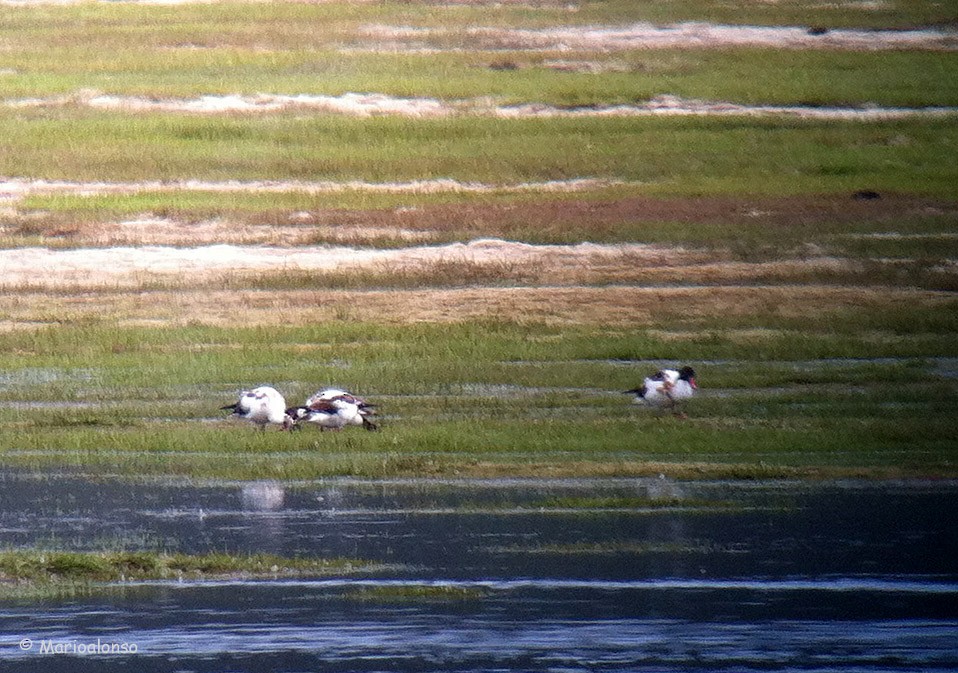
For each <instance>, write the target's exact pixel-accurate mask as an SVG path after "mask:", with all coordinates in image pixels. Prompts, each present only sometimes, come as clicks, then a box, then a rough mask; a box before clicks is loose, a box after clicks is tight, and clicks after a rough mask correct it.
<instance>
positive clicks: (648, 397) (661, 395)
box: [625, 366, 698, 418]
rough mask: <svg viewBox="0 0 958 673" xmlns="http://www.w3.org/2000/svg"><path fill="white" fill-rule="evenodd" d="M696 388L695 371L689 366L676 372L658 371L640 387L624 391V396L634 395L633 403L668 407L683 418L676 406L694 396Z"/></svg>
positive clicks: (668, 370)
mask: <svg viewBox="0 0 958 673" xmlns="http://www.w3.org/2000/svg"><path fill="white" fill-rule="evenodd" d="M697 388H698V386H697V385H696V383H695V370H694V369H692V368H691V367H689V366H685V367H682V368H681V369H679V370H678V371H676V370H674V369H660V370H659V371H657V372H656V373H655V374H653V375H652V376H649V377H648V378H646V379H645V380H644V381H643V382H642V385H641V387H639V388H633V389H632V390H626V391H625V392H626V394H630V395H635V400H634V401H635V402H636V403H641V402H645V403H648V404H653V405H656V406H662V407H668V408H669V409H670V410H671V411H672V412H673V413H674V414H675V415H677V416H681V417H683V418H684V417H685V413H684V412H679V411H678V404H679V402H680V401H682V400H687V399H689V398H690V397H692V395H693V394H695V391H696V389H697Z"/></svg>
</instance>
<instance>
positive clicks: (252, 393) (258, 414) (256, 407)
mask: <svg viewBox="0 0 958 673" xmlns="http://www.w3.org/2000/svg"><path fill="white" fill-rule="evenodd" d="M221 409H222V410H223V411H227V410H229V411H232V412H233V414H234V415H236V416H239V417H240V418H245V419H246V420H248V421H250V422H251V423H255V424H256V425H258V426H259V427H260V428H262V429H263V430H265V429H266V426H267V425H269V424H274V425H279V426H280V429H281V430H288V429H290V428H292V427H293V425H294V422H293V419H292V418H291V417H290V416H289V414H287V413H286V400H285V399H284V398H283V396H282V395H281V394H280V392H279V391H278V390H276V389H275V388H271V387H270V386H260V387H259V388H253V389H252V390H244V391H243V392H241V393H240V396H239V399H238V400H236V402H235V403H234V404H228V405H226V406H225V407H221Z"/></svg>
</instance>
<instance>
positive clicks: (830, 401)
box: [0, 1, 958, 479]
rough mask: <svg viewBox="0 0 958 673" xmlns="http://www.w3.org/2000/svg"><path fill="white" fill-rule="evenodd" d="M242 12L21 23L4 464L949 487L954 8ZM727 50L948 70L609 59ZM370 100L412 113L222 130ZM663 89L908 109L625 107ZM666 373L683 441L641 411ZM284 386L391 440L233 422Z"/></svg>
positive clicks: (726, 53) (11, 66) (0, 420)
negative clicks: (644, 394) (363, 417)
mask: <svg viewBox="0 0 958 673" xmlns="http://www.w3.org/2000/svg"><path fill="white" fill-rule="evenodd" d="M237 6H238V5H237V3H234V2H214V3H196V4H192V3H184V4H181V5H178V6H176V7H166V6H161V5H143V4H137V3H129V4H128V3H79V4H75V5H62V6H61V5H58V6H53V5H45V4H28V5H23V6H17V7H16V8H13V9H10V10H9V12H8V13H9V17H8V18H9V21H8V22H7V23H5V25H4V28H3V29H2V30H3V40H4V44H5V45H6V48H5V51H4V53H3V55H2V58H0V175H2V176H4V178H3V179H2V180H0V201H2V206H3V211H2V214H0V246H2V247H3V249H2V250H0V270H2V271H3V273H2V286H3V290H4V292H3V294H2V295H0V327H2V333H0V371H3V377H2V381H0V383H2V385H0V430H2V433H0V437H2V439H0V464H2V465H4V466H8V467H17V468H23V469H30V470H57V469H68V470H78V471H81V472H93V473H110V474H122V475H137V474H151V475H158V474H165V475H170V474H174V475H185V476H198V477H231V478H243V479H245V478H259V477H272V478H282V479H308V478H315V477H321V476H328V475H354V476H373V477H386V476H396V475H416V476H430V475H441V476H449V475H473V476H489V475H532V476H542V475H580V474H587V475H597V476H606V475H610V476H611V475H640V474H642V475H644V474H659V473H667V474H673V475H678V476H684V477H696V476H729V477H756V476H759V477H761V476H805V477H817V476H845V475H862V476H873V477H880V476H908V475H916V476H931V475H949V476H950V475H954V473H955V467H954V466H955V462H954V460H955V451H956V446H958V442H956V439H958V438H956V434H955V429H954V424H953V422H952V417H953V409H954V405H955V398H956V389H955V385H954V380H955V378H954V375H955V358H958V352H956V345H955V340H954V333H955V331H956V327H958V325H956V318H955V316H956V315H958V311H956V310H955V309H956V308H958V307H956V300H955V297H954V290H955V288H956V273H958V270H956V265H955V259H956V245H958V244H956V238H955V236H954V231H955V225H956V218H958V205H956V200H955V197H956V191H955V185H958V175H956V174H955V171H956V165H955V162H954V161H953V156H954V153H955V145H956V142H958V138H956V128H958V127H956V125H955V123H954V121H955V110H954V108H955V107H956V106H958V77H956V75H955V74H954V73H956V72H958V68H954V67H952V61H953V60H954V59H955V58H956V56H955V53H956V51H955V49H954V44H953V43H954V35H953V33H952V32H950V31H951V29H950V28H949V26H950V25H953V24H954V20H955V16H954V13H953V10H952V9H951V8H949V7H947V6H944V5H942V4H941V3H931V2H920V3H909V4H908V6H907V7H898V6H895V7H892V6H890V5H889V6H885V5H881V6H878V5H875V6H872V3H857V4H854V5H842V6H836V5H834V4H833V3H824V4H823V3H806V2H787V3H783V2H780V3H773V4H768V3H766V4H761V5H755V4H754V3H732V4H729V3H718V4H716V3H712V2H703V1H695V2H692V1H689V2H682V3H678V4H676V3H670V4H669V5H668V7H667V8H665V6H660V5H656V4H655V3H644V4H643V3H638V4H637V3H631V2H611V3H609V2H603V3H593V2H585V3H580V5H578V6H577V7H576V8H575V11H572V10H570V8H569V7H567V6H566V4H565V3H561V4H560V3H549V2H546V3H536V4H535V5H534V6H532V5H530V6H527V5H521V4H512V3H503V4H498V3H496V4H494V5H493V4H490V3H482V2H479V3H473V2H467V3H453V4H450V5H443V6H442V7H437V6H433V5H431V4H417V3H376V4H356V3H337V2H331V3H318V4H303V3H284V2H279V3H265V4H257V3H252V4H248V3H242V11H236V10H237ZM706 20H707V21H710V22H712V24H709V25H715V24H721V23H727V24H738V25H742V24H754V25H755V26H773V27H774V26H793V27H794V26H800V27H802V31H804V32H805V33H807V35H806V37H807V38H808V39H809V40H814V39H816V38H817V37H820V36H827V34H828V33H829V32H832V31H840V30H844V29H849V30H851V31H853V32H854V31H864V32H865V33H869V32H871V33H874V31H875V29H884V31H885V32H884V33H882V34H878V33H874V34H871V33H870V36H871V37H877V38H881V37H885V38H888V39H892V38H893V37H894V36H895V35H898V34H899V33H898V32H896V31H903V30H915V31H917V34H919V35H920V36H922V39H923V40H924V38H925V37H928V39H929V40H930V41H928V40H926V41H921V42H916V43H915V46H913V47H911V48H902V47H900V46H898V47H896V48H894V49H886V48H884V47H883V46H882V45H880V44H879V45H877V46H875V48H874V50H871V51H861V50H859V49H857V48H852V47H849V46H848V44H846V43H842V42H841V41H840V40H838V38H837V37H836V38H835V40H833V41H832V42H827V41H825V42H822V40H819V42H818V43H815V44H810V45H808V47H809V48H807V49H805V48H797V47H796V46H795V45H794V44H792V45H790V46H774V44H773V45H771V46H768V45H767V46H764V47H757V46H755V45H746V46H730V44H729V43H728V42H722V41H718V42H709V41H707V40H704V39H703V40H699V41H697V42H696V43H695V44H694V45H693V44H691V43H683V42H681V41H678V42H676V43H675V44H673V45H671V46H668V47H656V48H655V49H645V48H642V47H641V46H639V47H636V46H635V45H633V46H622V45H623V44H625V43H621V42H616V43H614V45H613V43H612V42H609V40H610V39H612V37H614V35H615V34H616V33H615V31H614V30H612V28H614V27H616V26H618V27H619V28H620V29H622V30H625V31H626V32H628V31H634V30H636V26H638V25H640V24H642V25H644V23H648V24H650V25H651V26H652V27H651V28H650V30H653V31H655V30H666V31H667V30H668V27H669V26H670V25H674V24H678V23H682V22H696V21H697V22H701V23H702V25H703V26H704V25H705V24H704V22H705V21H706ZM51 22H55V23H56V25H57V30H56V31H51V30H49V27H50V25H51ZM562 30H566V31H567V33H568V30H572V31H573V32H572V33H568V34H567V33H562ZM802 31H800V32H802ZM677 32H680V31H677ZM773 32H774V31H773ZM851 34H852V33H849V35H851ZM556 35H560V36H561V35H566V37H567V38H568V37H569V35H574V36H575V40H571V38H569V39H568V40H567V43H564V44H563V45H560V46H556V43H555V36H556ZM610 36H612V37H610ZM620 37H621V36H620ZM833 37H835V36H833ZM616 39H618V38H616ZM570 40H571V41H570ZM589 40H593V42H589ZM603 40H604V41H603ZM828 45H831V46H828ZM613 47H614V48H613ZM105 54H108V55H109V58H106V57H105V56H104V55H105ZM353 94H361V95H364V96H371V97H373V98H375V97H377V96H379V97H386V99H388V101H390V102H391V104H392V103H395V104H396V105H395V106H394V107H393V108H389V109H384V110H379V111H377V112H375V113H372V114H370V113H369V111H368V110H366V111H365V112H364V111H362V110H359V111H357V110H352V111H351V110H348V109H344V108H342V107H340V108H336V109H332V108H328V107H326V108H324V107H322V106H316V105H314V104H313V103H310V104H309V105H306V104H294V105H291V106H281V107H278V108H275V109H274V108H269V107H268V106H267V107H261V108H255V109H249V110H247V111H245V112H244V111H242V110H241V109H232V108H230V109H225V110H219V111H218V110H217V109H216V107H215V106H216V105H217V104H219V103H222V101H223V100H224V99H228V98H230V97H234V98H236V99H237V100H239V101H241V102H243V101H250V100H254V101H255V100H257V98H256V97H257V96H267V97H268V96H272V97H274V98H273V100H275V98H276V97H284V96H285V97H286V98H287V99H290V100H301V99H297V98H296V97H297V96H312V97H314V98H315V97H318V96H328V97H337V100H338V101H340V103H341V102H342V101H343V100H352V99H351V98H349V96H351V95H353ZM663 96H665V97H669V96H672V97H677V98H678V99H694V100H701V101H711V102H713V103H718V104H722V103H728V104H735V105H739V106H762V105H765V106H768V105H778V106H791V107H793V108H804V109H816V108H823V107H838V108H841V109H847V110H850V111H858V112H861V111H875V110H878V111H879V112H880V111H882V110H888V111H892V110H893V109H896V108H900V107H905V108H908V109H909V110H912V111H915V112H916V113H917V114H914V115H911V116H906V117H898V116H894V115H891V114H890V115H889V116H884V117H883V116H881V115H880V114H879V115H873V116H869V117H856V116H851V117H850V118H848V119H842V120H826V119H815V118H803V117H801V116H797V115H795V114H793V113H787V114H785V115H784V116H783V115H782V114H769V113H768V112H763V113H761V114H756V115H752V116H736V117H728V116H687V115H679V116H676V115H671V114H664V115H661V116H642V117H638V116H616V115H614V114H606V112H608V111H609V110H611V109H613V108H615V106H623V105H625V106H628V105H635V104H643V103H645V102H647V101H650V100H658V99H661V97H663ZM377 100H379V99H377ZM104 101H106V102H107V103H109V104H105V103H104ZM171 101H172V102H174V103H175V102H177V101H179V102H180V103H182V102H183V101H187V102H190V101H192V102H193V103H195V104H191V105H192V107H191V106H190V105H185V106H184V105H182V104H180V105H179V106H178V107H177V106H176V105H174V106H168V107H164V106H163V104H164V103H167V102H171ZM430 101H432V102H435V103H437V104H439V105H441V106H444V107H443V110H445V111H444V112H442V114H418V113H416V111H417V110H420V111H421V110H423V109H428V104H429V103H430ZM314 102H315V101H314ZM424 102H425V104H426V107H425V108H424V107H423V104H424ZM407 104H408V105H407ZM402 105H407V107H402ZM416 106H419V107H416ZM504 106H512V107H513V108H516V109H518V108H522V109H528V110H531V111H532V112H530V114H528V115H525V116H523V115H517V116H514V117H505V116H499V115H497V114H492V113H490V110H493V109H501V108H503V107H504ZM523 106H524V107H523ZM537 110H538V111H539V112H542V111H543V110H549V112H550V113H549V114H537V113H535V111H537ZM553 110H555V111H559V112H563V111H566V112H568V111H577V114H579V113H583V112H584V113H588V114H582V115H581V116H574V117H570V116H563V115H562V114H552V111H553ZM593 113H597V114H593ZM104 139H109V141H108V142H105V140H104ZM117 246H122V247H117ZM241 258H242V262H240V261H238V260H240V259H241ZM291 260H293V261H291ZM678 362H692V363H695V364H696V367H697V370H698V371H699V372H700V382H701V384H702V391H701V394H700V395H699V397H698V398H697V399H695V400H694V404H693V405H692V406H691V407H690V409H689V411H690V418H689V419H688V420H687V421H685V422H679V421H677V420H676V419H672V418H666V417H662V416H661V415H660V414H656V413H654V412H652V411H651V410H648V409H642V408H640V407H637V406H635V405H632V404H630V403H629V398H628V397H626V396H623V395H621V393H620V391H621V390H626V389H628V388H632V387H634V386H635V385H636V383H637V382H638V381H640V380H641V378H642V377H644V376H645V375H646V374H647V373H649V370H650V369H655V368H657V367H659V366H661V365H663V364H670V363H678ZM263 383H268V384H271V385H274V386H276V387H278V388H279V389H281V391H282V392H283V393H284V394H285V395H286V396H287V399H288V400H291V401H292V402H296V403H298V402H299V401H300V398H303V399H305V397H306V396H307V395H309V394H310V393H311V392H313V391H314V390H316V389H317V388H319V387H322V386H324V385H327V384H335V385H339V386H343V387H346V388H350V389H353V390H354V391H356V392H360V393H361V394H363V395H364V396H365V397H367V398H369V399H371V400H373V401H374V402H376V403H377V404H379V407H380V413H381V415H382V420H383V430H384V431H383V432H382V433H379V434H376V435H373V434H365V433H363V434H358V433H352V432H342V433H322V434H320V433H315V432H312V433H311V432H305V431H304V432H301V433H296V434H286V433H257V432H255V431H251V429H250V428H247V427H244V426H242V425H238V424H235V423H232V422H230V421H229V420H227V419H225V418H223V417H222V416H219V415H218V414H217V411H216V410H217V409H218V408H219V407H220V406H222V405H223V404H224V403H226V402H227V401H229V400H230V399H231V398H233V397H234V396H235V394H236V392H237V391H238V390H240V389H243V388H248V387H251V386H255V385H259V384H263Z"/></svg>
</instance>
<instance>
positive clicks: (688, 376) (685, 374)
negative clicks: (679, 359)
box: [679, 365, 698, 388]
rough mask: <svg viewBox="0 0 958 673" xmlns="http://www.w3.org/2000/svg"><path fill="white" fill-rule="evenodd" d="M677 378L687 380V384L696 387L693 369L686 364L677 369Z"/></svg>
mask: <svg viewBox="0 0 958 673" xmlns="http://www.w3.org/2000/svg"><path fill="white" fill-rule="evenodd" d="M679 378H680V379H682V380H683V381H688V382H689V385H690V386H692V387H693V388H697V387H698V386H697V385H696V384H695V370H694V369H692V368H691V367H689V366H688V365H686V366H685V367H682V369H680V370H679Z"/></svg>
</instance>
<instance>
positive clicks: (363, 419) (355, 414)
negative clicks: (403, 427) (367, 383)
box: [286, 388, 379, 430]
mask: <svg viewBox="0 0 958 673" xmlns="http://www.w3.org/2000/svg"><path fill="white" fill-rule="evenodd" d="M286 413H287V415H289V416H290V417H291V418H292V419H293V420H294V421H295V422H297V423H300V422H303V423H314V424H316V425H318V426H319V427H320V429H322V430H340V429H342V428H343V427H345V426H347V425H361V426H363V427H364V428H365V429H366V430H378V429H379V428H378V426H377V425H376V424H375V423H373V422H372V421H371V420H370V419H369V417H370V416H372V415H373V414H374V413H375V410H374V408H373V405H372V404H369V403H368V402H366V400H364V399H363V398H361V397H358V396H356V395H353V394H352V393H349V392H346V391H345V390H340V389H338V388H325V389H323V390H320V391H318V392H316V393H315V394H313V395H312V396H311V397H310V398H309V399H308V400H306V403H305V404H304V405H303V406H301V407H292V408H290V409H287V410H286Z"/></svg>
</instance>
